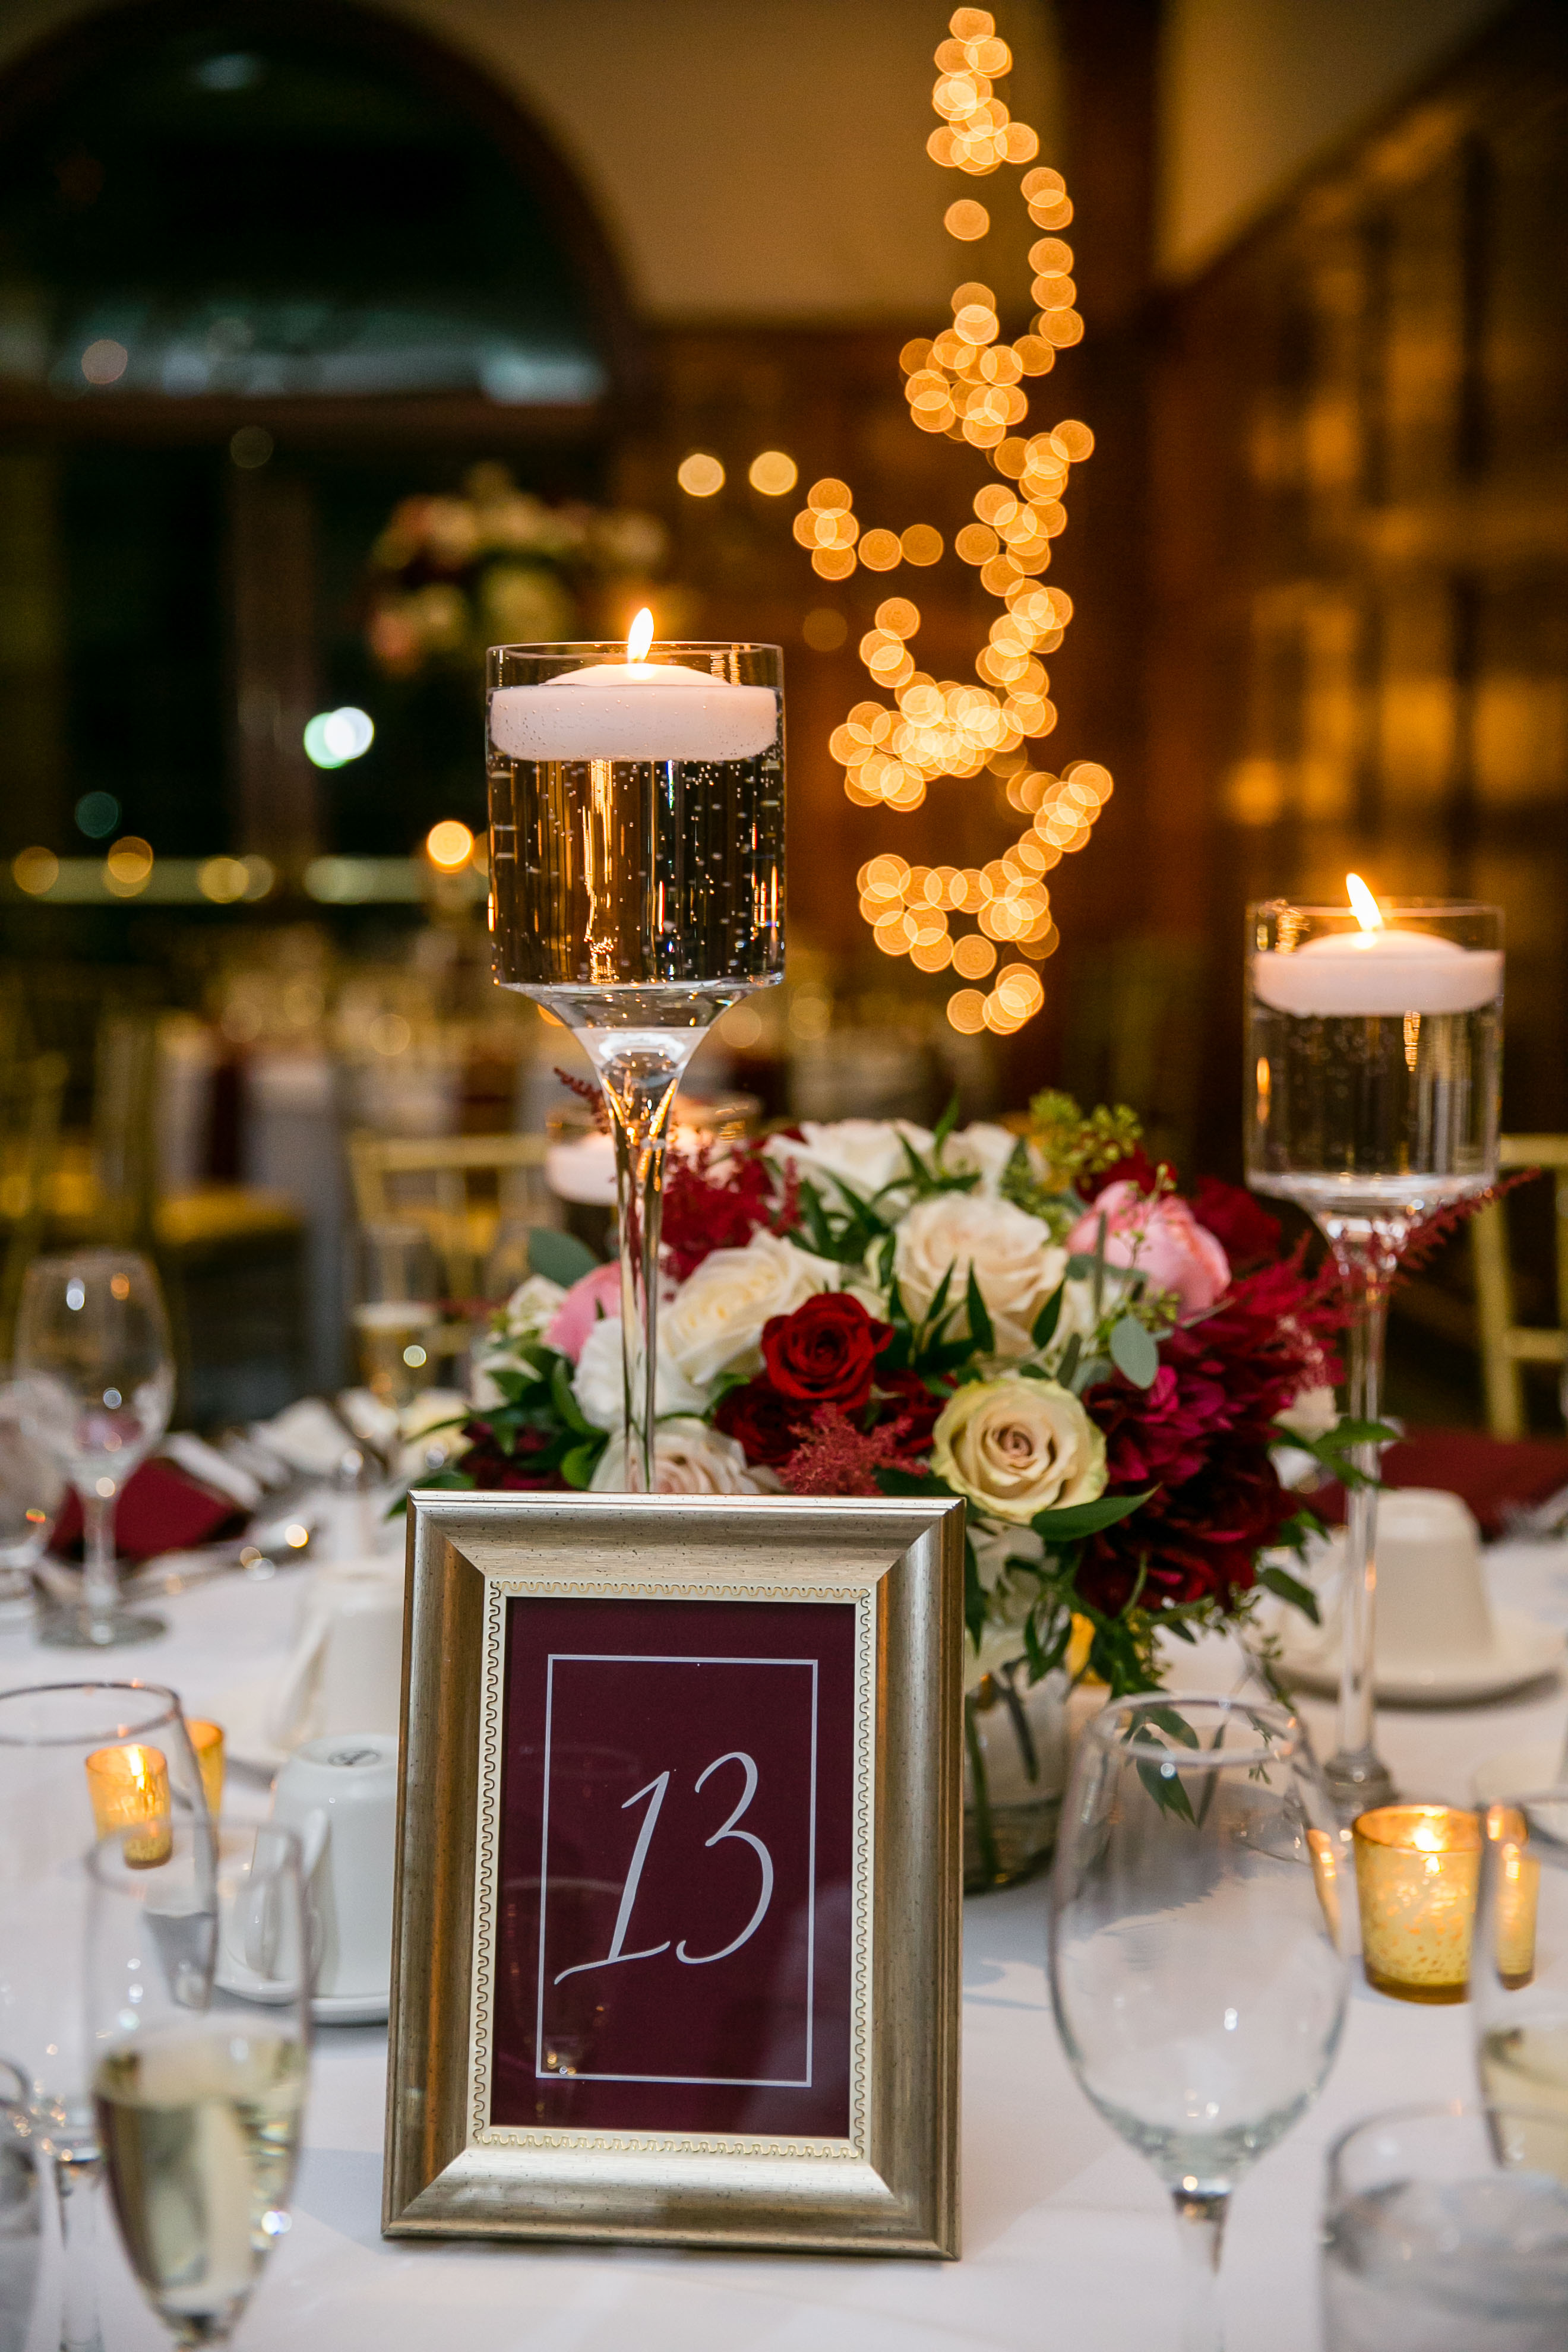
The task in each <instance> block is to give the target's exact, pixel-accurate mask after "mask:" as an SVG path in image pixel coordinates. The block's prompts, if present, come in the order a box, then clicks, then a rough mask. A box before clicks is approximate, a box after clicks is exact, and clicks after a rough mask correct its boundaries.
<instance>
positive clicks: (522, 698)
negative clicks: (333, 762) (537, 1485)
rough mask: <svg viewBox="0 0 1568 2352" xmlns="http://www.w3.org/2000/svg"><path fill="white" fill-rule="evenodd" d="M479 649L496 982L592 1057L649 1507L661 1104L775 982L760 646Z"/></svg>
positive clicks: (767, 705)
mask: <svg viewBox="0 0 1568 2352" xmlns="http://www.w3.org/2000/svg"><path fill="white" fill-rule="evenodd" d="M652 633H653V621H652V616H651V614H647V612H643V613H640V614H638V615H637V621H636V622H635V623H634V624H633V628H632V635H631V637H630V638H629V639H628V642H627V644H626V646H616V645H538V646H492V647H491V649H490V654H489V705H488V715H487V721H486V725H487V740H488V748H489V790H490V889H491V897H490V926H491V930H492V932H493V935H494V936H493V950H494V970H495V977H496V979H497V981H498V982H500V985H501V986H502V987H503V988H516V989H520V990H521V991H522V992H523V993H524V994H526V995H529V996H531V997H533V998H535V999H536V1000H537V1002H538V1003H541V1004H542V1005H544V1006H545V1007H546V1008H547V1009H548V1010H549V1011H550V1012H552V1013H554V1014H555V1015H556V1016H557V1018H558V1019H560V1020H562V1021H563V1022H565V1023H566V1024H567V1025H568V1026H569V1027H570V1028H572V1029H574V1031H575V1032H576V1034H577V1035H578V1036H579V1037H580V1038H581V1039H582V1041H583V1044H584V1046H585V1047H586V1048H587V1051H588V1053H589V1054H590V1055H591V1056H592V1058H593V1062H594V1066H595V1069H596V1070H597V1072H598V1075H599V1083H600V1086H601V1087H602V1089H603V1092H604V1097H605V1103H606V1105H607V1107H608V1109H609V1114H610V1119H611V1124H612V1128H613V1131H614V1135H615V1142H616V1193H617V1204H618V1209H619V1216H620V1262H621V1319H622V1325H623V1328H624V1329H625V1331H626V1349H625V1350H624V1362H625V1385H624V1392H623V1403H624V1410H625V1417H626V1440H627V1442H626V1465H627V1475H628V1476H629V1478H630V1480H631V1482H632V1484H633V1486H637V1487H638V1488H640V1489H641V1491H643V1492H645V1493H647V1492H650V1491H651V1490H652V1486H653V1443H654V1410H655V1408H654V1381H655V1372H656V1365H657V1356H656V1338H657V1321H658V1236H659V1217H660V1212H661V1208H662V1202H663V1185H664V1156H665V1145H666V1140H667V1137H668V1123H669V1115H670V1109H671V1106H672V1104H673V1103H674V1100H675V1094H676V1088H677V1087H678V1086H679V1082H680V1079H681V1076H682V1074H683V1073H684V1071H685V1069H686V1067H687V1065H688V1064H689V1061H690V1059H691V1056H692V1055H693V1053H694V1052H695V1051H696V1049H697V1047H698V1045H700V1043H701V1041H702V1037H703V1034H704V1033H705V1032H706V1030H707V1029H708V1027H709V1025H710V1024H711V1023H712V1022H713V1021H714V1020H715V1019H716V1018H717V1017H718V1015H719V1014H720V1013H722V1012H723V1011H724V1010H725V1008H726V1007H727V1006H729V1005H731V1004H733V1003H736V1001H737V1000H738V999H739V998H740V997H742V996H743V995H745V994H746V993H747V992H749V991H750V990H752V989H754V988H761V987H766V986H768V985H769V984H771V983H773V982H777V981H779V980H781V979H782V978H783V975H784V656H783V655H782V653H781V651H780V649H779V648H778V646H759V645H741V644H732V645H694V644H668V645H654V644H652V643H651V642H650V640H651V637H652Z"/></svg>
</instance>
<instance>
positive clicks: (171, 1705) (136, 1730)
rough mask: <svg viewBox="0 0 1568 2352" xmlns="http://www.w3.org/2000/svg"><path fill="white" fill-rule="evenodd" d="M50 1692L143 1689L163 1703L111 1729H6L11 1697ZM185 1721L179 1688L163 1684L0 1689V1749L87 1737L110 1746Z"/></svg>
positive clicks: (67, 1744) (64, 1744)
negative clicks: (23, 1732)
mask: <svg viewBox="0 0 1568 2352" xmlns="http://www.w3.org/2000/svg"><path fill="white" fill-rule="evenodd" d="M52 1691H79V1692H80V1691H143V1692H145V1693H146V1695H147V1696H148V1697H150V1698H157V1699H162V1700H163V1701H164V1702H165V1704H164V1705H163V1706H162V1707H161V1708H160V1709H159V1710H158V1712H157V1714H155V1715H150V1716H148V1717H147V1718H146V1720H145V1721H144V1722H140V1723H134V1724H127V1725H122V1726H121V1727H119V1728H118V1729H116V1730H113V1731H64V1732H58V1733H50V1734H47V1735H45V1736H44V1737H42V1738H32V1737H29V1738H25V1739H24V1738H21V1737H20V1736H19V1735H17V1734H16V1733H8V1732H7V1731H6V1730H5V1707H6V1706H7V1705H8V1704H9V1702H10V1701H11V1700H13V1699H19V1698H42V1697H44V1696H46V1695H47V1694H48V1693H49V1692H52ZM184 1720H185V1711H184V1707H183V1706H181V1704H180V1695H179V1693H178V1691H175V1690H171V1689H170V1687H169V1685H167V1684H166V1683H143V1682H133V1681H132V1682H125V1681H116V1682H107V1681H104V1682H97V1681H95V1682H78V1683H22V1684H20V1685H18V1686H17V1687H16V1689H15V1690H8V1691H0V1748H79V1747H80V1746H81V1744H82V1742H83V1740H86V1739H96V1740H99V1741H100V1742H101V1743H102V1744H103V1745H104V1746H106V1747H111V1746H112V1745H113V1744H114V1742H115V1741H116V1740H118V1739H135V1738H140V1737H141V1735H142V1732H143V1731H154V1730H156V1729H157V1728H158V1727H159V1726H160V1725H161V1724H165V1723H170V1722H178V1723H180V1724H184Z"/></svg>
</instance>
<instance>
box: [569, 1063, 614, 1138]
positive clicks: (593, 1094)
mask: <svg viewBox="0 0 1568 2352" xmlns="http://www.w3.org/2000/svg"><path fill="white" fill-rule="evenodd" d="M555 1075H556V1076H557V1077H558V1078H559V1079H560V1081H561V1083H562V1085H563V1087H567V1088H568V1089H569V1090H570V1091H571V1092H572V1093H573V1094H574V1095H575V1096H576V1097H577V1099H578V1101H579V1102H582V1103H586V1104H587V1106H588V1108H589V1109H590V1110H591V1111H592V1113H593V1115H594V1124H595V1127H596V1128H597V1129H598V1130H599V1133H600V1134H601V1135H608V1133H609V1131H610V1114H609V1110H608V1108H607V1107H606V1105H605V1097H604V1096H603V1095H602V1094H601V1093H600V1091H599V1089H598V1087H596V1086H595V1084H594V1081H593V1079H592V1078H580V1077H579V1076H577V1074H576V1072H575V1071H574V1070H563V1068H562V1066H561V1065H560V1063H559V1062H557V1063H556V1065H555Z"/></svg>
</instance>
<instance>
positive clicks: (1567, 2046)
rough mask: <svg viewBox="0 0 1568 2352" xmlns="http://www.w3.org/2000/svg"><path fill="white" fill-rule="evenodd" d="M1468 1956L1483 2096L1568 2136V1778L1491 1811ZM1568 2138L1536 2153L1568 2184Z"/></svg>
mask: <svg viewBox="0 0 1568 2352" xmlns="http://www.w3.org/2000/svg"><path fill="white" fill-rule="evenodd" d="M1486 1832H1487V1834H1486V1837H1485V1838H1484V1840H1483V1841H1482V1849H1481V1874H1480V1885H1479V1892H1478V1895H1477V1904H1476V1927H1475V1942H1474V1945H1473V1947H1472V1955H1471V1962H1470V2004H1471V2016H1472V2018H1473V2020H1474V2022H1475V2030H1476V2064H1477V2068H1478V2071H1479V2074H1480V2083H1481V2095H1482V2096H1483V2098H1485V2099H1487V2100H1488V2101H1489V2102H1491V2103H1494V2104H1496V2105H1508V2106H1514V2107H1534V2108H1539V2109H1541V2110H1542V2111H1543V2112H1544V2113H1545V2114H1548V2115H1551V2116H1556V2117H1557V2118H1558V2119H1559V2121H1560V2122H1561V2123H1562V2125H1563V2129H1564V2133H1565V2134H1568V1783H1564V1784H1563V1786H1561V1787H1559V1788H1555V1789H1548V1790H1543V1791H1542V1794H1541V1795H1539V1796H1534V1797H1510V1799H1509V1801H1507V1803H1506V1804H1500V1805H1491V1806H1489V1808H1488V1810H1487V1817H1486ZM1565 2149H1568V2138H1563V2139H1559V2140H1557V2141H1552V2140H1551V2139H1550V2138H1547V2139H1543V2140H1542V2143H1541V2145H1540V2146H1539V2147H1536V2148H1535V2149H1533V2151H1532V2160H1533V2161H1534V2162H1535V2163H1536V2164H1537V2165H1538V2166H1540V2167H1541V2168H1542V2169H1543V2170H1546V2171H1554V2172H1556V2173H1557V2176H1558V2178H1559V2179H1562V2180H1563V2181H1564V2182H1568V2163H1565V2162H1564V2160H1563V2158H1564V2150H1565Z"/></svg>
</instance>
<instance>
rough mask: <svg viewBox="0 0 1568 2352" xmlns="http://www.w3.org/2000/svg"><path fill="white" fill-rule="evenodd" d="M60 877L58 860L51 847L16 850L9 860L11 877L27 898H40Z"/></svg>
mask: <svg viewBox="0 0 1568 2352" xmlns="http://www.w3.org/2000/svg"><path fill="white" fill-rule="evenodd" d="M59 878H60V861H59V859H58V857H57V856H55V853H54V851H53V850H52V849H22V850H18V851H17V853H16V856H15V857H14V858H13V859H12V860H11V879H12V880H13V882H15V884H16V887H17V889H18V890H25V891H26V894H27V896H28V898H43V897H44V896H45V894H46V892H47V891H50V890H52V889H53V888H54V887H55V884H56V883H57V882H58V880H59Z"/></svg>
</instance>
